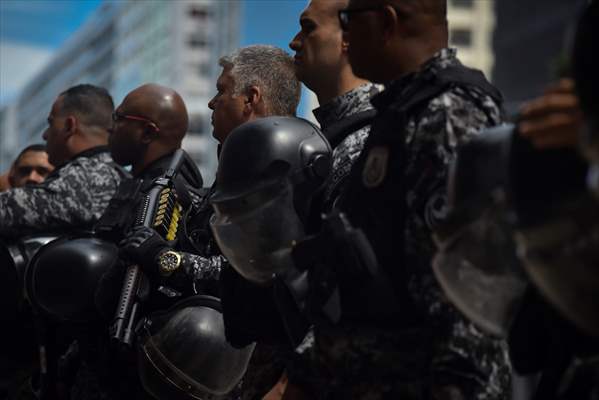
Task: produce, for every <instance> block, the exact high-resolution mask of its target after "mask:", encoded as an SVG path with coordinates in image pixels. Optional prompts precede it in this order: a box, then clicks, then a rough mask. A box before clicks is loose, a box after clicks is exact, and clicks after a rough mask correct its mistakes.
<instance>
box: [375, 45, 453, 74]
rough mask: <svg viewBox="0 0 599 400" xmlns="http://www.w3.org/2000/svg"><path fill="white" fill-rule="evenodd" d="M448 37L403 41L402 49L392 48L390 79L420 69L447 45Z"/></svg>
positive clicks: (389, 69) (388, 64)
mask: <svg viewBox="0 0 599 400" xmlns="http://www.w3.org/2000/svg"><path fill="white" fill-rule="evenodd" d="M447 45H448V44H447V39H446V37H445V39H443V37H440V36H431V37H425V38H419V39H417V40H413V41H405V42H404V43H402V48H401V49H396V48H392V49H391V54H392V56H391V57H389V60H388V62H386V64H387V67H386V69H387V71H389V72H390V74H389V76H388V77H387V78H388V79H387V80H388V81H391V80H394V79H398V78H401V77H402V76H404V75H407V74H410V73H412V72H417V71H418V70H420V68H421V67H422V65H424V64H425V63H426V62H427V61H428V60H430V59H431V58H432V57H433V56H434V55H435V54H436V53H438V52H439V51H441V50H442V49H444V48H446V47H447Z"/></svg>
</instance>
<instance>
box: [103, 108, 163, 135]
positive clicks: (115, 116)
mask: <svg viewBox="0 0 599 400" xmlns="http://www.w3.org/2000/svg"><path fill="white" fill-rule="evenodd" d="M119 119H130V120H133V121H142V122H145V123H146V124H148V125H150V126H151V127H152V128H154V130H155V131H156V132H160V128H159V127H158V125H156V123H155V122H154V121H152V120H151V119H148V118H144V117H138V116H135V115H128V114H122V113H120V112H117V111H115V112H113V113H112V120H113V121H114V122H117V121H118V120H119Z"/></svg>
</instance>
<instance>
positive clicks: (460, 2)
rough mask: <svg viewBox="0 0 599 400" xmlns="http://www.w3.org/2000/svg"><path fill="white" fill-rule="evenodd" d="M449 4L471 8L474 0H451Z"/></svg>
mask: <svg viewBox="0 0 599 400" xmlns="http://www.w3.org/2000/svg"><path fill="white" fill-rule="evenodd" d="M451 4H452V5H453V6H454V7H457V8H472V6H473V5H474V0H451Z"/></svg>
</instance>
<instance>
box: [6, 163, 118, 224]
mask: <svg viewBox="0 0 599 400" xmlns="http://www.w3.org/2000/svg"><path fill="white" fill-rule="evenodd" d="M105 168H110V167H109V166H107V165H106V166H105ZM117 183H118V180H117V179H115V174H114V173H112V172H108V171H107V170H104V169H103V168H101V167H100V168H98V169H96V170H94V171H90V170H89V168H86V165H84V164H80V163H79V162H77V161H75V162H72V163H70V164H67V165H65V166H64V167H63V168H61V169H60V170H59V171H58V173H56V174H54V175H52V176H51V177H49V178H48V179H47V180H46V181H45V182H44V183H42V184H39V185H31V186H26V187H23V188H15V189H12V190H9V191H7V192H4V193H0V234H1V235H23V234H28V233H35V232H39V231H48V230H61V229H65V228H67V229H68V228H72V227H82V228H85V227H88V226H91V224H92V223H93V222H94V221H95V220H97V219H98V218H100V216H101V215H102V213H103V211H104V208H105V207H106V205H107V204H108V201H109V200H110V198H111V197H112V196H113V195H114V191H115V189H116V185H117Z"/></svg>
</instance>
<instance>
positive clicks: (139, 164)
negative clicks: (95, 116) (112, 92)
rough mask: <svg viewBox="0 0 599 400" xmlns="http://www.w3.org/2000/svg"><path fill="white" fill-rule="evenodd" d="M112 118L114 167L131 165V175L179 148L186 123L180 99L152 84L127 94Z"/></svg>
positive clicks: (110, 139)
mask: <svg viewBox="0 0 599 400" xmlns="http://www.w3.org/2000/svg"><path fill="white" fill-rule="evenodd" d="M115 115H116V118H115V120H114V122H113V125H112V130H111V135H110V138H109V141H108V144H109V146H110V152H111V153H112V157H113V158H114V160H115V161H116V162H117V163H119V164H121V165H131V166H132V172H133V174H134V175H137V174H139V173H141V172H142V171H143V170H144V169H145V168H146V166H148V165H149V164H150V163H152V162H153V161H154V160H157V159H159V158H161V157H163V156H166V155H168V154H170V153H172V152H173V151H175V150H176V149H178V148H180V147H181V141H182V140H183V137H184V136H185V133H186V132H187V127H188V123H189V121H188V116H187V109H186V108H185V103H184V102H183V99H182V98H181V96H180V95H179V94H178V93H177V92H176V91H174V90H173V89H171V88H167V87H164V86H160V85H155V84H147V85H143V86H140V87H138V88H137V89H135V90H133V91H132V92H130V93H129V94H128V95H127V96H126V97H125V99H124V100H123V102H122V103H121V104H120V105H119V106H118V107H117V109H116V112H115Z"/></svg>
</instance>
